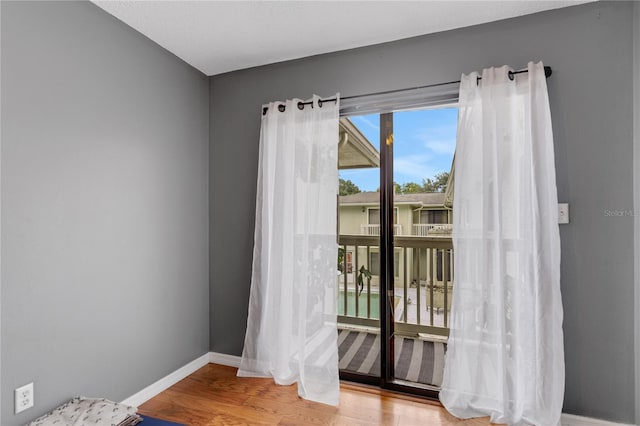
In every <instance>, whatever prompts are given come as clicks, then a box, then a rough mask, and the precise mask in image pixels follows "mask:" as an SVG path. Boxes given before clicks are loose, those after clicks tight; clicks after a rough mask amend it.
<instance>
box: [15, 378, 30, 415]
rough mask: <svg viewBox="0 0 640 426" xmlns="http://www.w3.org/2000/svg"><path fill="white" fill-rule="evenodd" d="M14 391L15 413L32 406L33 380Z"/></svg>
mask: <svg viewBox="0 0 640 426" xmlns="http://www.w3.org/2000/svg"><path fill="white" fill-rule="evenodd" d="M14 392H15V405H16V406H15V408H16V410H15V411H16V414H18V413H21V412H23V411H24V410H26V409H28V408H31V407H33V382H31V383H29V384H27V385H24V386H21V387H19V388H17V389H16V390H15V391H14Z"/></svg>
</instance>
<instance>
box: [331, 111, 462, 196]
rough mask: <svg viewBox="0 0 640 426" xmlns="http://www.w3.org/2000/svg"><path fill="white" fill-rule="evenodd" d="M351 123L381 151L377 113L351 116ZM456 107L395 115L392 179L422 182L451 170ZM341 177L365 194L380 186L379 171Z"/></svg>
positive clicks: (345, 173)
mask: <svg viewBox="0 0 640 426" xmlns="http://www.w3.org/2000/svg"><path fill="white" fill-rule="evenodd" d="M349 118H350V119H351V121H352V122H353V123H354V124H355V125H356V126H357V127H358V129H360V131H361V132H362V133H363V134H364V135H365V136H366V137H367V139H369V141H370V142H371V143H372V144H373V146H375V147H376V149H380V140H379V139H380V117H379V115H378V114H372V115H362V116H352V117H349ZM457 121H458V109H457V108H441V109H429V110H414V111H403V112H396V113H394V115H393V129H394V137H393V156H394V160H393V180H394V181H396V182H398V183H400V184H403V183H406V182H417V183H420V184H421V183H422V179H426V178H430V177H433V176H434V175H435V174H436V173H439V172H448V171H449V170H450V169H451V159H452V158H453V153H454V151H455V147H456V128H457ZM340 178H342V179H347V180H351V181H352V182H353V183H355V184H356V185H357V186H358V187H359V188H360V190H362V191H375V190H376V189H377V188H378V187H379V186H380V170H379V169H352V170H340Z"/></svg>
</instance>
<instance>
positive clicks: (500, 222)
mask: <svg viewBox="0 0 640 426" xmlns="http://www.w3.org/2000/svg"><path fill="white" fill-rule="evenodd" d="M508 75H509V68H507V67H506V66H505V67H501V68H490V69H485V70H484V71H483V72H482V80H480V81H479V82H478V83H477V77H478V74H477V73H475V72H474V73H471V74H470V75H467V76H463V77H462V82H461V85H460V101H459V102H460V104H459V108H460V109H459V128H458V141H457V148H456V163H457V164H456V170H455V185H456V188H455V192H454V203H453V212H454V220H453V223H454V225H453V246H454V254H455V259H454V276H455V290H454V294H453V306H452V324H451V333H450V337H449V345H448V349H447V355H446V361H445V371H444V382H443V385H442V390H441V392H440V400H441V401H442V403H443V404H444V406H445V407H446V408H447V410H449V412H451V413H452V414H453V415H455V416H457V417H462V418H469V417H478V416H486V415H489V416H491V421H492V422H495V423H508V424H510V425H540V426H542V425H545V426H551V425H557V424H559V421H560V414H561V411H562V403H563V395H564V348H563V337H562V317H563V311H562V301H561V296H560V236H559V232H558V206H557V192H556V175H555V162H554V153H553V135H552V130H551V114H550V110H549V100H548V95H547V86H546V80H545V75H544V68H543V65H542V63H541V62H540V63H536V64H534V63H532V62H530V63H529V65H528V72H527V73H522V74H516V75H515V76H514V80H513V81H511V80H510V79H509V77H508Z"/></svg>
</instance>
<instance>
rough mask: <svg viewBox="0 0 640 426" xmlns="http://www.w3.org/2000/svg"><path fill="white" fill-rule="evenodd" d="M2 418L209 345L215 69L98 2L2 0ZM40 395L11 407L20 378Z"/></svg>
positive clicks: (183, 358) (127, 384)
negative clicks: (190, 60) (205, 69)
mask: <svg viewBox="0 0 640 426" xmlns="http://www.w3.org/2000/svg"><path fill="white" fill-rule="evenodd" d="M1 7H2V22H1V27H2V46H1V50H2V56H1V63H2V117H1V118H2V164H1V166H2V176H1V182H2V211H1V213H2V265H3V268H2V419H1V420H0V423H1V424H2V425H3V426H11V425H17V424H24V423H25V422H26V421H28V420H30V419H33V418H35V417H36V416H38V415H40V414H43V413H44V412H46V411H48V410H50V409H52V408H54V407H55V406H57V405H59V404H60V403H62V402H64V401H65V400H67V399H69V398H70V397H72V396H74V395H87V396H102V397H107V398H111V399H114V400H122V399H124V398H126V397H129V396H131V395H132V394H134V393H135V392H138V391H140V390H141V389H143V388H144V387H145V386H147V385H149V384H151V383H153V382H154V381H156V380H157V379H159V378H161V377H163V376H165V375H167V374H168V373H170V372H172V371H174V370H176V369H177V368H179V367H181V366H183V365H185V364H186V363H188V362H190V361H192V360H194V359H195V358H197V357H198V356H201V355H202V354H204V353H206V352H208V349H209V348H208V345H209V327H208V324H209V322H208V321H209V306H208V294H209V285H208V235H207V234H208V198H207V192H208V171H207V170H208V164H207V158H208V143H209V141H208V126H209V117H208V114H209V105H208V99H209V94H208V81H207V77H206V76H204V75H203V74H201V73H199V72H198V71H196V70H194V69H193V68H191V67H189V66H188V65H186V64H185V63H184V62H182V61H180V60H179V59H177V58H176V57H175V56H173V55H171V54H169V53H167V52H166V51H165V50H163V49H161V48H160V47H158V46H157V45H156V44H154V43H152V42H151V41H149V40H148V39H146V38H144V37H142V36H141V35H140V34H138V33H136V32H135V31H134V30H132V29H131V28H129V27H127V26H126V25H124V24H123V23H121V22H120V21H118V20H116V19H115V18H113V17H112V16H110V15H109V14H107V13H106V12H104V11H102V10H101V9H99V8H97V7H96V6H94V5H93V4H90V3H86V2H44V3H32V2H21V3H12V2H6V1H2V2H1ZM30 381H34V382H35V401H36V407H35V408H34V409H31V410H28V411H26V412H24V413H23V414H21V415H18V416H14V415H13V389H14V388H15V387H17V386H20V385H23V384H25V383H28V382H30Z"/></svg>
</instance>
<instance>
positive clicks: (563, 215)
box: [558, 203, 569, 224]
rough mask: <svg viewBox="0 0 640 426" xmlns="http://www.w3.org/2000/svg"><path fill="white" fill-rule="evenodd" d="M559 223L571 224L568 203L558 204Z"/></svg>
mask: <svg viewBox="0 0 640 426" xmlns="http://www.w3.org/2000/svg"><path fill="white" fill-rule="evenodd" d="M558 223H559V224H565V223H569V204H567V203H559V204H558Z"/></svg>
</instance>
